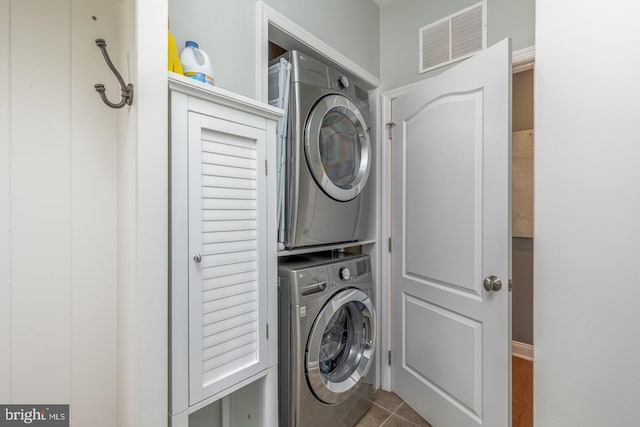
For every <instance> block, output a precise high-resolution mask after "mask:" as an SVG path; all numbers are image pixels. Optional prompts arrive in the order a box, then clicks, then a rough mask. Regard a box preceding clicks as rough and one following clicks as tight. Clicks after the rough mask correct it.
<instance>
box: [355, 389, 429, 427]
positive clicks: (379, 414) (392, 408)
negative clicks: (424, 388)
mask: <svg viewBox="0 0 640 427" xmlns="http://www.w3.org/2000/svg"><path fill="white" fill-rule="evenodd" d="M372 402H373V406H371V409H369V411H368V412H367V413H366V414H364V416H363V417H362V418H361V419H360V421H359V422H358V424H356V427H381V426H384V427H399V426H406V427H411V426H420V427H431V424H429V423H428V422H426V421H425V420H423V419H422V417H420V415H418V414H417V413H416V411H414V410H413V409H411V407H410V406H409V405H407V404H406V403H404V402H403V401H402V399H400V398H399V397H398V396H397V395H396V394H395V393H390V392H388V391H384V390H376V392H375V393H374V394H373V398H372Z"/></svg>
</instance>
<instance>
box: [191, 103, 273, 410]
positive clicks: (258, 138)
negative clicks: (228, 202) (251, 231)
mask: <svg viewBox="0 0 640 427" xmlns="http://www.w3.org/2000/svg"><path fill="white" fill-rule="evenodd" d="M188 121H189V137H188V145H189V149H188V150H189V160H188V164H189V166H188V174H189V184H188V187H189V255H188V257H189V260H188V262H189V264H190V265H189V383H190V384H189V403H190V405H195V404H197V403H199V402H200V401H202V400H204V399H206V398H208V397H210V396H213V395H216V394H218V393H220V392H222V391H224V390H225V389H228V388H229V387H230V386H232V385H233V384H236V383H238V382H240V381H242V380H243V379H245V378H248V377H250V376H253V375H255V374H257V373H258V372H260V371H262V370H264V369H265V368H266V367H267V338H266V324H267V282H268V279H267V277H268V276H267V264H268V261H267V249H268V247H267V245H266V242H267V227H268V221H267V214H268V212H267V182H266V175H265V171H264V164H265V160H266V135H265V131H264V129H258V128H255V127H252V126H248V125H244V124H240V123H237V122H232V121H229V120H224V119H220V118H216V117H211V116H208V115H204V114H200V113H196V112H189V116H188ZM207 131H208V132H211V133H212V134H213V135H215V137H216V138H221V139H224V138H228V139H234V138H242V140H243V141H254V142H253V144H252V145H254V146H255V154H256V159H255V162H252V163H254V164H255V179H256V180H255V182H256V189H255V193H256V195H255V198H256V199H255V203H256V206H255V210H256V220H255V221H256V225H255V230H256V237H255V242H256V247H255V249H254V250H255V257H256V258H255V263H256V264H257V266H256V271H257V278H256V280H255V281H256V285H257V289H256V290H257V301H256V302H255V305H256V308H255V311H256V312H257V319H256V321H255V322H256V326H255V329H254V330H255V333H256V337H255V340H256V341H255V343H256V345H257V349H256V351H255V355H256V357H257V358H256V360H255V362H248V363H250V364H249V365H247V366H246V367H243V368H241V369H240V370H235V371H231V372H230V373H229V374H228V375H227V374H221V375H220V376H219V378H218V379H216V380H215V381H214V380H211V381H210V382H208V383H206V384H205V383H203V381H204V375H205V372H203V350H202V340H203V328H202V326H203V325H202V322H203V311H202V308H203V292H202V289H203V278H202V267H203V266H205V258H206V256H205V255H204V254H202V258H203V259H202V263H198V262H196V261H195V260H194V257H195V255H196V254H199V253H200V251H201V249H202V233H203V229H202V224H203V218H202V205H201V203H202V199H203V196H202V191H203V190H202V189H203V186H202V185H201V184H202V182H201V181H202V171H201V166H202V160H201V159H202V155H203V154H202V153H203V152H202V140H203V133H204V132H207ZM236 191H239V190H236ZM224 222H226V221H219V223H223V224H224ZM239 254H242V252H240V253H239ZM224 256H225V257H226V256H229V255H224ZM212 257H215V256H212ZM243 259H244V258H243ZM248 263H249V264H250V263H251V261H249V262H248ZM247 304H249V305H251V304H252V303H247ZM233 309H235V307H233ZM252 354H254V353H250V354H249V356H251V355H252ZM243 357H244V356H243ZM229 363H231V362H229ZM238 369H239V368H238Z"/></svg>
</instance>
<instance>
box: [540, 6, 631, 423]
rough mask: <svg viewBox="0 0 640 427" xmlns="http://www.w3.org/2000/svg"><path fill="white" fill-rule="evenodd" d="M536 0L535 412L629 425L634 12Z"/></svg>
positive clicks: (548, 419)
mask: <svg viewBox="0 0 640 427" xmlns="http://www.w3.org/2000/svg"><path fill="white" fill-rule="evenodd" d="M536 9H537V10H536V67H535V81H536V86H535V97H536V98H535V99H536V104H535V120H536V153H535V169H536V170H535V177H536V178H535V198H536V207H535V217H536V227H535V228H536V235H535V239H536V240H535V281H536V283H535V295H534V298H535V300H534V307H535V312H534V318H535V331H534V341H535V362H536V363H535V369H534V375H535V379H534V390H535V414H534V419H535V420H536V425H538V426H544V427H554V426H585V427H588V426H594V427H595V426H604V425H608V426H636V425H640V415H639V414H638V412H637V409H636V408H637V403H638V390H640V369H638V360H639V357H640V339H639V336H640V334H639V331H640V327H639V326H638V325H640V310H639V309H638V307H639V301H640V286H639V284H640V268H639V267H638V266H639V265H640V264H639V262H638V260H640V223H639V218H640V190H639V189H640V166H639V165H640V134H639V133H638V118H639V117H640V104H639V103H638V99H640V79H639V78H638V76H640V26H639V25H638V23H637V20H638V19H637V17H638V11H639V9H638V5H637V2H635V1H630V0H614V1H610V2H590V3H589V5H588V7H586V6H585V5H584V4H583V3H582V2H578V1H570V0H538V1H537V3H536Z"/></svg>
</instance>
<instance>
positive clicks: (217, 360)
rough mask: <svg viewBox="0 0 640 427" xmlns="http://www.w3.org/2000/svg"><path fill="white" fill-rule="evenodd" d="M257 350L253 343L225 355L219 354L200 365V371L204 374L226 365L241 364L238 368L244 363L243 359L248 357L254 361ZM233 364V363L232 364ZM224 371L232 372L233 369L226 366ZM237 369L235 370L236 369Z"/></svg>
mask: <svg viewBox="0 0 640 427" xmlns="http://www.w3.org/2000/svg"><path fill="white" fill-rule="evenodd" d="M256 350H257V345H256V343H255V342H252V343H250V344H246V345H243V346H242V347H239V348H236V349H233V350H232V351H229V352H227V353H224V354H221V355H219V356H216V357H212V358H211V359H209V360H204V361H203V363H202V370H203V371H204V372H205V373H208V372H211V371H212V370H214V369H217V368H220V367H222V366H224V365H228V364H232V363H233V364H234V365H235V364H238V363H241V365H240V366H242V365H244V363H246V362H245V361H244V358H245V357H247V356H248V357H250V358H251V359H252V360H254V359H255V353H256ZM234 362H235V363H234ZM225 368H226V370H227V371H228V370H234V367H230V366H226V367H225ZM236 369H237V368H236Z"/></svg>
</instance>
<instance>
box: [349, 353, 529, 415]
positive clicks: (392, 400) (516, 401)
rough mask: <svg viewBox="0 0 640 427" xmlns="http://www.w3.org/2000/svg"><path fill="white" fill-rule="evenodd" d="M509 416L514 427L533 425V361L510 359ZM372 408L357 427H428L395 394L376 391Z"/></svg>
mask: <svg viewBox="0 0 640 427" xmlns="http://www.w3.org/2000/svg"><path fill="white" fill-rule="evenodd" d="M511 369H512V375H511V378H512V393H513V394H512V401H513V404H512V405H513V406H512V413H513V427H532V426H533V362H531V361H528V360H524V359H520V358H518V357H515V356H514V357H513V358H512V366H511ZM372 402H373V406H372V407H371V409H369V411H368V412H367V413H366V414H364V416H363V417H362V418H361V419H360V421H359V422H358V424H356V427H398V426H406V427H411V426H421V427H422V426H429V427H431V424H429V423H428V422H426V421H425V420H424V419H422V418H421V417H420V415H418V414H417V413H416V412H415V411H414V410H413V409H411V407H409V405H407V404H406V403H404V402H403V401H402V399H400V398H399V397H398V396H397V395H396V394H395V393H390V392H388V391H384V390H377V391H376V392H375V393H374V394H373V398H372Z"/></svg>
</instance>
